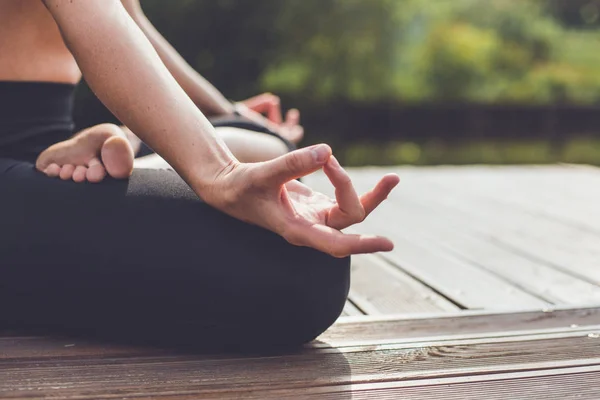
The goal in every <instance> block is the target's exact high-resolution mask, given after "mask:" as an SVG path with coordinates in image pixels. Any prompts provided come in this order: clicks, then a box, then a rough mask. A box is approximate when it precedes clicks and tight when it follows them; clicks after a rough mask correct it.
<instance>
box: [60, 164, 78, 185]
mask: <svg viewBox="0 0 600 400" xmlns="http://www.w3.org/2000/svg"><path fill="white" fill-rule="evenodd" d="M73 171H75V166H74V165H73V164H65V165H63V166H62V168H61V169H60V173H59V175H58V176H59V177H60V179H62V180H63V181H68V180H70V179H71V177H72V176H73Z"/></svg>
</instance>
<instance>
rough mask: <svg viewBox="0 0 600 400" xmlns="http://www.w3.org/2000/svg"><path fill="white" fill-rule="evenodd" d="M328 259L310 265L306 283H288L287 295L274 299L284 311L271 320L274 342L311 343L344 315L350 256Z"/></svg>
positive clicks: (282, 343) (289, 344)
mask: <svg viewBox="0 0 600 400" xmlns="http://www.w3.org/2000/svg"><path fill="white" fill-rule="evenodd" d="M324 258H326V262H324V263H323V264H322V265H318V266H317V268H310V269H311V271H310V272H308V273H307V276H306V278H307V279H306V280H305V281H304V282H296V283H295V284H291V285H289V284H288V285H286V287H285V291H284V293H285V294H284V295H283V296H281V297H280V298H278V299H273V301H277V302H278V308H279V310H281V311H282V313H281V314H280V315H278V316H276V315H273V316H272V317H273V318H272V319H271V324H272V325H273V326H272V334H269V335H267V336H266V337H267V338H269V340H270V341H271V343H272V344H275V345H281V346H300V345H302V344H305V343H307V342H310V341H311V340H313V339H315V338H316V337H317V336H319V335H321V334H322V333H323V332H325V331H326V330H327V329H328V328H329V327H330V326H331V325H333V323H334V322H335V321H336V320H337V319H338V318H339V316H340V315H341V313H342V310H343V308H344V304H345V302H346V299H347V297H348V291H349V289H350V257H346V258H342V259H334V258H332V257H329V256H325V255H324ZM315 270H317V272H316V273H315ZM319 270H320V271H319ZM279 293H281V291H279ZM284 310H285V311H284Z"/></svg>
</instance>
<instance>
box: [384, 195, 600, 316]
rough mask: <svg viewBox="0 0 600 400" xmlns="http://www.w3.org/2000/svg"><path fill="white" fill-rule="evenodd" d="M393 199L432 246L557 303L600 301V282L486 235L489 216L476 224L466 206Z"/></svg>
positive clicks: (398, 211) (405, 218)
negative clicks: (556, 266) (459, 210)
mask: <svg viewBox="0 0 600 400" xmlns="http://www.w3.org/2000/svg"><path fill="white" fill-rule="evenodd" d="M390 201H391V202H394V201H398V203H397V206H398V207H397V208H396V216H397V217H398V218H399V219H400V220H402V221H403V222H404V223H408V224H410V225H411V226H415V227H417V226H418V228H415V229H414V230H413V233H414V234H415V235H419V236H420V237H422V238H423V239H424V240H427V241H428V243H430V244H431V245H432V251H435V250H434V249H437V250H438V251H444V252H448V253H450V254H454V255H456V256H457V257H458V258H460V259H462V260H465V261H466V262H469V263H472V264H473V265H476V266H479V267H480V268H483V269H486V270H488V271H490V272H492V273H494V274H496V275H497V276H499V277H502V278H504V279H506V280H507V281H509V282H512V283H513V284H514V285H515V286H516V287H518V288H520V289H522V290H525V291H527V292H529V293H532V294H533V295H535V296H537V297H539V298H541V299H543V300H545V301H548V302H551V303H554V304H556V303H558V304H590V303H598V302H600V286H598V285H594V284H592V283H590V282H588V281H587V280H584V279H581V278H578V277H575V276H573V275H571V274H567V273H566V272H564V271H562V270H557V269H555V268H552V267H551V266H548V265H547V264H545V263H543V262H540V261H536V260H533V259H531V258H529V257H526V256H523V255H521V254H519V253H515V252H514V251H511V250H509V249H507V248H504V247H501V246H498V245H497V244H496V243H494V242H492V241H490V240H486V238H485V233H487V232H488V230H493V229H494V225H493V224H490V223H489V221H488V220H483V219H482V220H480V221H476V222H472V223H471V222H469V221H470V220H469V219H468V217H467V216H466V210H465V211H464V212H463V213H460V212H457V211H456V209H455V208H450V207H444V206H443V205H442V206H440V205H436V206H431V205H428V206H425V205H423V203H420V204H418V203H413V202H412V201H413V200H412V199H411V200H407V199H406V198H403V199H402V200H401V201H400V200H397V199H396V198H395V197H394V196H390ZM465 207H467V206H466V205H465ZM469 208H470V209H471V210H472V209H473V207H469ZM471 215H472V214H471ZM482 231H484V232H485V233H483V232H482Z"/></svg>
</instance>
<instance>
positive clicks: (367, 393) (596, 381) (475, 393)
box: [168, 366, 600, 400]
mask: <svg viewBox="0 0 600 400" xmlns="http://www.w3.org/2000/svg"><path fill="white" fill-rule="evenodd" d="M516 395H517V396H518V398H522V399H525V398H526V399H530V400H554V399H555V400H563V399H578V400H597V399H598V398H599V397H600V367H599V366H592V367H579V368H557V369H551V370H541V371H527V372H516V373H506V374H493V375H475V376H473V377H471V378H470V379H468V380H465V379H464V378H444V379H426V380H416V381H396V382H381V383H363V384H353V385H335V386H328V387H319V388H307V389H304V390H302V389H298V390H295V391H294V392H293V394H291V395H290V392H289V391H276V390H274V391H260V392H252V393H242V394H240V396H239V397H236V398H239V399H292V398H293V399H315V398H318V399H354V400H359V399H367V400H370V399H376V400H379V399H381V400H386V399H390V400H392V399H394V400H395V399H411V400H437V399H448V400H453V399H455V400H463V399H466V400H480V399H486V400H487V399H489V400H506V399H514V398H515V396H516ZM168 398H169V399H177V400H187V399H191V397H189V396H186V395H183V396H174V397H170V396H169V397H168ZM209 398H213V399H217V398H222V397H209Z"/></svg>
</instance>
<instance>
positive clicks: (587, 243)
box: [410, 168, 600, 284]
mask: <svg viewBox="0 0 600 400" xmlns="http://www.w3.org/2000/svg"><path fill="white" fill-rule="evenodd" d="M501 171H504V169H502V170H501ZM525 171H527V170H525ZM410 174H413V177H414V178H415V179H419V180H420V181H421V182H422V183H421V184H420V185H414V187H411V189H413V191H415V192H417V193H415V194H414V195H415V196H420V197H421V198H427V199H428V200H429V203H430V204H432V205H434V206H438V205H445V206H446V207H448V208H456V209H458V210H460V211H461V212H462V213H463V215H468V216H470V218H469V219H467V220H466V221H467V222H480V227H481V228H482V229H487V235H488V236H489V237H490V238H493V239H494V240H497V241H499V242H500V243H502V244H504V245H506V246H508V247H510V248H513V249H515V250H517V251H519V252H520V253H521V254H524V255H528V256H529V257H530V258H532V259H535V260H541V261H543V262H545V263H546V264H547V265H549V266H552V267H554V268H557V269H560V270H562V271H564V272H567V273H573V274H576V276H578V277H582V278H585V279H588V280H590V281H591V282H592V283H595V284H598V283H600V272H599V271H600V270H599V269H598V268H597V266H598V262H599V260H600V249H599V248H598V246H597V243H598V240H599V237H598V234H597V233H594V232H591V231H590V229H591V228H592V227H596V228H598V229H599V230H600V220H598V221H596V220H597V219H598V218H597V216H598V215H599V212H598V210H597V208H590V207H587V208H585V207H577V205H576V201H575V199H572V198H571V196H568V195H567V194H568V193H571V190H564V189H563V190H561V189H560V188H559V187H556V188H555V190H554V192H553V193H552V194H553V195H552V194H549V195H548V196H546V197H540V196H539V195H536V193H537V190H538V188H539V183H536V181H527V185H524V184H522V185H521V186H514V185H513V186H509V185H507V184H503V182H504V181H506V180H509V181H510V182H513V181H517V180H518V179H519V178H518V176H520V175H522V174H524V172H519V174H515V176H514V178H513V179H511V175H510V174H509V173H508V172H506V175H500V174H499V173H492V172H489V173H481V172H480V173H479V174H475V173H473V172H470V169H464V170H462V169H456V168H455V169H451V170H449V171H445V172H444V171H435V172H429V173H426V172H415V171H411V172H410ZM417 177H418V178H417ZM538 180H540V181H541V180H542V179H541V178H538ZM563 180H564V181H568V180H569V179H566V178H565V179H563ZM457 182H460V184H459V185H457V184H456V183H457ZM588 183H589V182H588ZM580 186H584V187H587V186H589V185H587V184H585V183H581V184H580ZM527 187H529V189H528V190H525V189H526V188H527ZM434 193H437V194H438V196H432V195H433V194H434ZM440 193H444V196H439V194H440ZM517 196H518V197H517ZM561 197H563V198H564V201H563V202H564V206H561V207H558V206H553V207H552V211H543V210H545V209H546V208H547V207H548V204H550V203H552V202H553V201H554V202H555V201H556V200H552V199H553V198H561ZM593 198H594V199H596V198H597V199H600V195H595V196H593ZM596 203H597V201H596ZM575 210H577V211H575ZM582 210H583V211H582ZM573 212H583V215H581V216H580V219H584V218H585V219H586V221H587V222H586V223H587V224H588V225H587V227H588V228H589V229H582V227H581V226H578V225H577V224H575V223H573V224H570V223H564V221H563V220H564V218H567V217H568V216H569V215H570V214H572V213H573ZM484 222H485V224H484ZM482 233H483V232H482Z"/></svg>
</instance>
